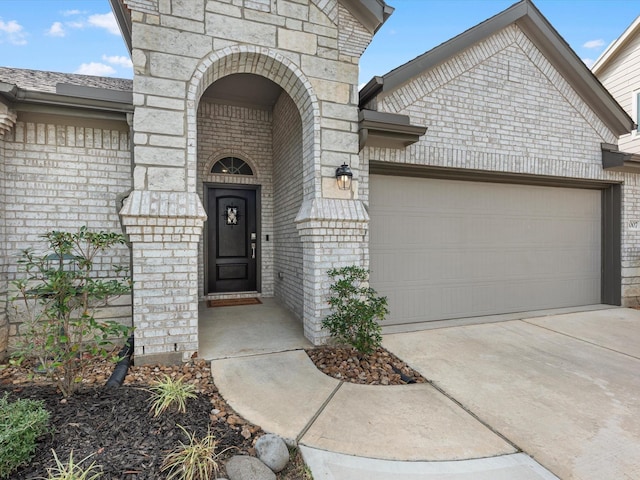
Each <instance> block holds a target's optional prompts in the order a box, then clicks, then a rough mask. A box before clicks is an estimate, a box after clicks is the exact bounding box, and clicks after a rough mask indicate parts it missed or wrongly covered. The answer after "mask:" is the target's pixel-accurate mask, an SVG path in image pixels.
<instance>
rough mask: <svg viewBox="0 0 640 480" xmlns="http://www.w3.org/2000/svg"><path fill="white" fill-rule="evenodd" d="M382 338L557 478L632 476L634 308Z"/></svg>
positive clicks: (639, 406) (639, 318)
mask: <svg viewBox="0 0 640 480" xmlns="http://www.w3.org/2000/svg"><path fill="white" fill-rule="evenodd" d="M383 343H384V346H385V347H386V348H387V349H389V350H390V351H392V352H393V353H395V354H396V355H398V356H399V357H400V358H402V359H403V360H405V361H407V362H408V363H409V364H410V365H411V366H412V367H413V368H415V369H416V370H418V371H420V372H421V373H422V374H423V375H424V376H425V377H427V378H428V379H430V380H431V381H433V384H434V385H435V386H436V388H438V389H439V390H440V391H441V392H443V393H444V394H445V395H447V396H448V397H450V398H451V399H453V400H454V401H455V402H457V403H458V404H460V405H461V406H462V407H463V408H464V409H465V410H467V411H468V412H470V413H471V414H472V415H473V416H475V417H476V418H477V419H478V420H479V421H480V422H482V423H483V424H485V425H486V426H487V427H488V428H489V429H491V430H493V431H494V432H496V433H497V434H499V435H500V436H502V437H503V438H504V439H505V440H507V441H508V442H510V443H511V444H513V445H514V446H515V447H516V448H518V449H520V450H522V451H523V452H525V453H527V454H529V455H530V456H531V457H533V458H534V459H535V460H536V461H537V462H539V463H540V464H542V465H543V466H544V467H546V468H547V469H548V470H550V471H551V472H553V473H554V474H555V475H557V476H558V477H560V478H561V479H563V480H569V479H580V480H587V479H593V480H603V479H616V480H618V479H640V311H637V310H632V309H623V308H612V309H607V310H598V311H591V312H581V313H573V314H565V315H556V316H547V317H541V318H531V319H523V320H514V321H506V322H500V323H489V324H481V325H469V326H457V327H451V328H442V329H434V330H428V331H421V332H412V333H401V334H391V335H385V337H384V341H383Z"/></svg>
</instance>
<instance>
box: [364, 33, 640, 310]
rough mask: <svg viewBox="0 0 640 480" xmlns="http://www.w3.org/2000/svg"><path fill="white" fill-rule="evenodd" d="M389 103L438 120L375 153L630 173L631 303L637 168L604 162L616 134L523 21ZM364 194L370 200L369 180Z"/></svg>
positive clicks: (618, 176) (637, 242)
mask: <svg viewBox="0 0 640 480" xmlns="http://www.w3.org/2000/svg"><path fill="white" fill-rule="evenodd" d="M377 106H378V110H379V111H388V112H397V113H403V114H408V115H409V116H410V117H411V122H412V123H414V124H418V125H425V126H427V127H428V130H427V133H426V134H425V135H424V136H423V137H422V138H421V140H420V141H419V142H418V143H416V144H414V145H412V146H410V147H409V148H406V149H404V150H392V149H379V148H366V149H365V150H363V151H362V152H361V160H362V162H363V164H364V165H365V167H366V166H367V165H368V163H369V162H370V161H372V160H378V161H385V162H393V163H407V164H418V165H430V166H438V167H448V168H454V169H458V168H459V169H463V168H464V169H476V170H486V171H492V172H510V173H521V174H533V175H545V176H559V177H567V178H581V179H596V180H606V181H611V182H624V187H623V213H622V222H623V232H622V234H623V238H622V267H623V270H622V273H623V287H622V295H623V303H624V304H626V305H629V304H637V303H638V297H639V296H640V260H639V258H640V229H630V228H629V226H630V225H631V224H632V222H633V220H634V219H636V220H640V218H638V214H637V213H636V212H638V211H640V197H639V194H640V189H639V187H638V181H637V177H636V176H635V175H630V174H623V173H615V172H606V171H604V170H603V169H602V154H601V146H600V144H601V143H603V142H604V143H616V136H615V135H614V134H613V133H612V132H611V131H609V130H608V128H607V127H606V126H605V124H604V123H603V122H602V121H600V119H599V118H598V117H597V116H596V115H595V114H594V113H593V112H592V111H591V110H590V108H589V107H588V106H587V104H585V103H584V102H583V101H582V99H581V98H580V97H579V96H578V95H577V94H576V92H575V91H574V90H573V89H572V88H571V86H570V85H569V84H568V83H567V82H566V81H565V80H564V78H562V77H561V76H560V74H559V73H558V72H557V71H556V70H555V69H554V68H553V67H552V65H551V64H550V63H549V62H548V61H547V60H546V59H545V58H544V56H543V55H542V53H541V52H540V51H538V50H537V48H536V47H535V45H534V44H533V43H532V42H531V41H530V40H529V39H528V38H527V37H526V35H524V34H523V32H522V31H521V30H520V29H519V28H518V27H517V26H515V25H512V26H509V27H507V28H505V29H504V30H502V31H500V32H498V33H496V34H495V35H493V36H492V37H490V38H488V39H486V40H484V41H482V42H479V43H478V44H476V45H474V46H472V47H470V48H469V49H467V50H465V51H464V52H460V53H459V54H458V55H457V56H456V57H454V58H452V59H449V60H448V61H446V62H444V63H442V64H440V65H438V66H436V67H434V68H432V69H430V70H428V71H426V72H424V73H423V74H422V75H419V76H418V77H416V78H415V79H413V80H412V81H410V82H408V83H407V84H405V85H402V86H400V87H399V88H397V89H396V90H395V91H393V92H389V94H385V95H381V96H379V97H378V99H377ZM364 182H365V183H364V187H363V189H362V193H363V197H364V198H366V199H368V193H367V192H368V181H367V180H366V179H365V181H364Z"/></svg>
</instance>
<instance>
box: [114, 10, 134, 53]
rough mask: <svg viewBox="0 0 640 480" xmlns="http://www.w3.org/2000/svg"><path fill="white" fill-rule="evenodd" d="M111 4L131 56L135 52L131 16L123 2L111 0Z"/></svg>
mask: <svg viewBox="0 0 640 480" xmlns="http://www.w3.org/2000/svg"><path fill="white" fill-rule="evenodd" d="M109 3H110V4H111V10H112V11H113V15H114V16H115V17H116V22H118V27H119V28H120V33H121V34H122V38H123V39H124V43H125V44H126V45H127V48H128V49H129V55H131V52H132V51H133V48H132V43H131V15H130V14H129V12H128V11H127V10H126V7H125V6H124V4H123V2H122V1H121V0H109Z"/></svg>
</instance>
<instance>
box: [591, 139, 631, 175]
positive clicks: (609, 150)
mask: <svg viewBox="0 0 640 480" xmlns="http://www.w3.org/2000/svg"><path fill="white" fill-rule="evenodd" d="M601 148H602V168H603V169H604V170H608V171H611V172H625V173H640V154H638V153H627V152H621V151H620V150H618V146H617V145H614V144H611V143H602V144H601Z"/></svg>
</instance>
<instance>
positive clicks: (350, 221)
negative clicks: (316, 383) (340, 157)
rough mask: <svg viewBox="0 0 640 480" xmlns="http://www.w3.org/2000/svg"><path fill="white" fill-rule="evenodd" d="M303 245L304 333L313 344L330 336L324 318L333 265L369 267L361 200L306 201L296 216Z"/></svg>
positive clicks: (363, 211) (366, 232)
mask: <svg viewBox="0 0 640 480" xmlns="http://www.w3.org/2000/svg"><path fill="white" fill-rule="evenodd" d="M296 225H297V228H298V233H299V234H300V238H301V240H302V245H303V296H304V304H303V322H304V335H305V337H306V338H307V339H309V340H310V341H311V342H312V343H313V344H314V345H320V344H322V343H324V342H325V341H326V339H327V335H328V333H327V332H326V331H324V330H323V329H322V320H323V319H324V318H325V317H326V316H327V315H328V314H329V306H328V303H327V299H328V295H329V286H330V279H329V276H328V275H327V272H328V271H329V270H330V269H332V268H339V267H343V266H347V265H358V266H360V267H363V268H369V232H368V228H369V216H368V214H367V212H366V210H365V209H364V205H363V204H362V202H360V201H358V200H340V199H331V198H321V199H316V200H313V201H310V202H305V203H304V204H303V206H302V209H301V210H300V213H299V214H298V217H297V218H296Z"/></svg>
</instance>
